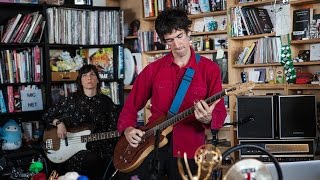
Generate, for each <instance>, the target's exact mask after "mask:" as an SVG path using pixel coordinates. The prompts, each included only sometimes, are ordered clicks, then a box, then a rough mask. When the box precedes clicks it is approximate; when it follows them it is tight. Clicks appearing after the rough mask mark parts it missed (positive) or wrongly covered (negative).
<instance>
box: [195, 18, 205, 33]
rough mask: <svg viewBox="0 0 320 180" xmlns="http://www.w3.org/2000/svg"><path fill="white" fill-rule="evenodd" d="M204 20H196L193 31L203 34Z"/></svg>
mask: <svg viewBox="0 0 320 180" xmlns="http://www.w3.org/2000/svg"><path fill="white" fill-rule="evenodd" d="M204 27H205V25H204V19H203V18H198V19H195V21H194V25H193V31H195V32H203V30H204Z"/></svg>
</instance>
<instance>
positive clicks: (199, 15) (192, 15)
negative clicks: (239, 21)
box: [143, 10, 227, 21]
mask: <svg viewBox="0 0 320 180" xmlns="http://www.w3.org/2000/svg"><path fill="white" fill-rule="evenodd" d="M222 15H227V10H223V11H213V12H207V13H200V14H190V15H188V17H189V18H190V19H197V18H202V17H208V16H222ZM156 19H157V17H156V16H153V17H144V18H143V20H144V21H154V20H156Z"/></svg>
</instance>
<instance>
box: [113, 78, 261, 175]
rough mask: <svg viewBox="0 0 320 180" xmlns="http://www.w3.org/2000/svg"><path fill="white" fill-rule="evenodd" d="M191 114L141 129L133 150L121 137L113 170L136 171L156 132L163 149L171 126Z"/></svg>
mask: <svg viewBox="0 0 320 180" xmlns="http://www.w3.org/2000/svg"><path fill="white" fill-rule="evenodd" d="M254 85H255V84H254V83H253V82H248V83H244V84H239V85H236V86H234V87H230V88H227V89H224V90H222V91H221V92H219V93H217V94H215V95H214V96H211V97H209V98H207V99H205V101H206V103H208V104H212V103H213V102H215V101H216V100H218V99H220V98H222V97H224V96H226V95H228V96H229V95H235V94H239V93H243V92H246V91H249V90H251V89H252V88H253V87H254ZM193 112H194V107H191V108H189V109H186V110H185V111H183V112H180V113H179V114H177V115H175V116H173V117H171V118H169V119H166V117H161V118H159V119H157V120H156V121H155V122H152V123H150V124H147V125H146V126H143V127H141V128H140V129H141V130H142V131H145V134H144V136H143V137H142V140H141V142H140V144H139V146H138V147H136V148H133V147H131V146H130V145H129V143H128V141H127V140H126V137H125V136H121V137H120V139H119V141H118V143H117V144H116V147H115V150H114V156H113V164H114V166H115V168H116V169H118V170H119V171H121V172H131V171H133V170H134V169H136V168H137V167H138V166H139V165H140V164H141V163H142V162H143V160H144V159H145V158H146V157H147V155H148V154H149V153H150V152H151V151H153V149H154V144H155V135H156V131H157V130H158V129H159V130H160V131H161V135H160V138H159V147H163V146H164V145H165V144H167V143H168V139H167V138H166V135H167V134H169V133H170V132H171V131H172V129H173V125H174V124H176V123H178V122H179V121H181V120H183V119H185V118H186V117H188V116H190V115H191V114H193Z"/></svg>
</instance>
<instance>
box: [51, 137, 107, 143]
mask: <svg viewBox="0 0 320 180" xmlns="http://www.w3.org/2000/svg"><path fill="white" fill-rule="evenodd" d="M94 139H97V140H98V138H91V139H90V140H88V141H82V140H81V136H74V137H68V138H67V140H65V139H59V140H58V142H57V141H54V142H53V143H52V144H54V145H57V144H66V143H65V142H66V141H67V142H68V145H71V144H78V143H86V142H91V141H92V140H93V141H94ZM105 139H110V138H104V139H101V140H105Z"/></svg>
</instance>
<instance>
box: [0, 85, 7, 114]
mask: <svg viewBox="0 0 320 180" xmlns="http://www.w3.org/2000/svg"><path fill="white" fill-rule="evenodd" d="M0 112H1V113H6V112H7V107H6V103H5V100H4V95H3V92H2V89H0Z"/></svg>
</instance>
